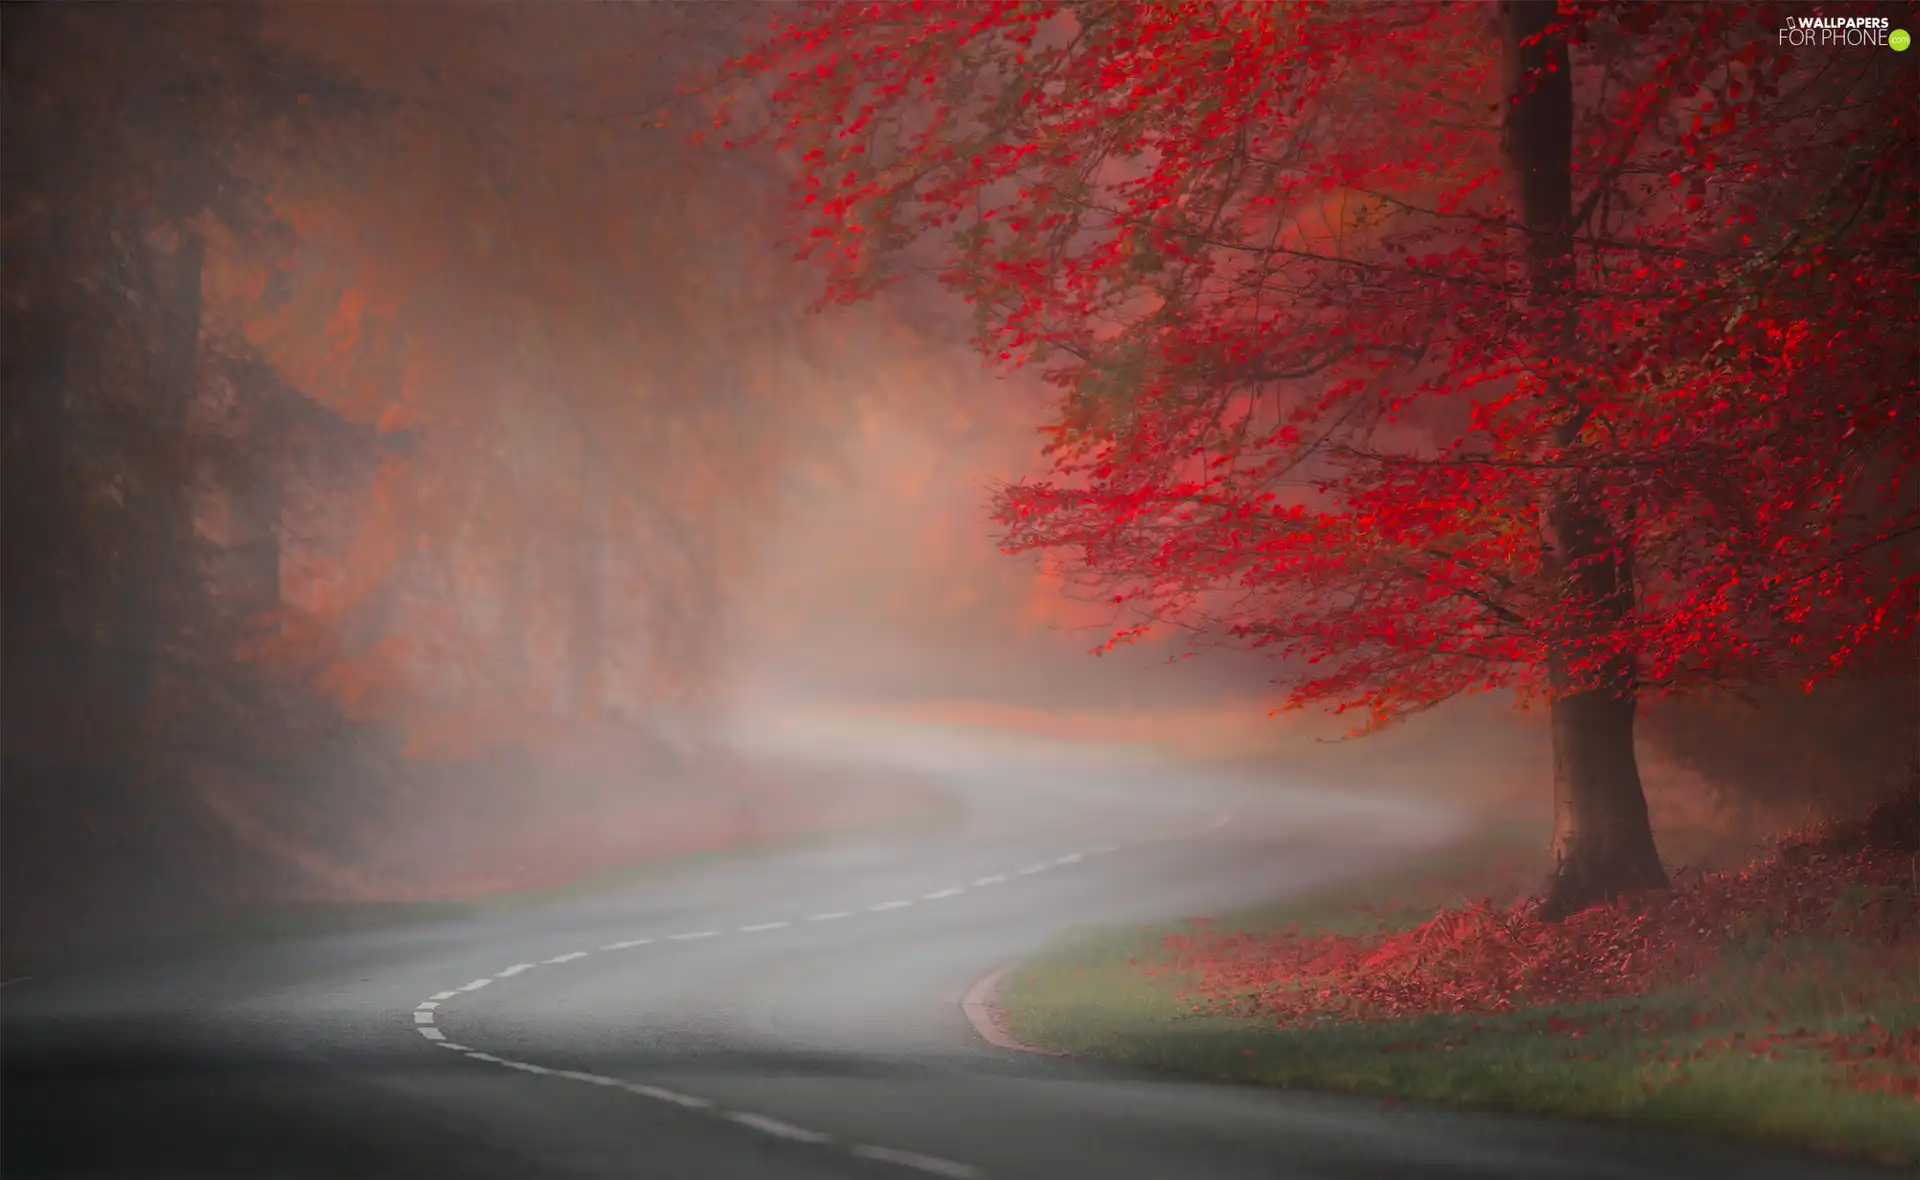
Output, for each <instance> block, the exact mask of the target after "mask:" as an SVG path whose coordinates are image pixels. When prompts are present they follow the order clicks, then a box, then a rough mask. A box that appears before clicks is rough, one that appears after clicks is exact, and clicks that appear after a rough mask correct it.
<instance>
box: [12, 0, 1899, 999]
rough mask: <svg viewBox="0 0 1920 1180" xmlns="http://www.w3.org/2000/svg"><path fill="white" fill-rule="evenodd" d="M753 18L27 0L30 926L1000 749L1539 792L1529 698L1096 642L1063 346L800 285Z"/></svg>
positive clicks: (458, 856)
mask: <svg viewBox="0 0 1920 1180" xmlns="http://www.w3.org/2000/svg"><path fill="white" fill-rule="evenodd" d="M752 12H753V8H752V6H746V5H741V6H729V5H702V6H692V5H680V6H639V7H628V6H620V7H606V8H599V7H595V8H588V7H583V6H564V7H563V6H554V7H547V6H531V5H529V6H500V5H490V6H481V7H469V6H453V5H433V6H411V5H410V6H378V7H363V6H356V5H314V6H303V7H260V8H246V9H238V8H224V7H218V6H196V7H194V8H193V9H192V10H191V11H190V12H189V11H183V10H181V9H178V8H171V7H170V8H167V9H161V8H157V7H154V8H121V7H106V6H98V7H96V6H79V7H57V8H50V9H35V10H31V11H26V10H19V9H10V10H9V13H8V29H7V31H8V36H7V40H6V53H7V64H6V73H7V81H6V86H7V92H6V103H7V121H8V135H7V143H6V145H5V149H4V150H5V163H6V172H5V186H6V204H7V223H6V249H7V253H8V258H9V264H8V266H7V275H6V287H7V292H6V317H7V330H6V332H5V337H6V341H5V346H4V347H5V353H6V374H5V383H6V386H7V419H8V433H7V444H6V445H7V448H8V449H7V472H6V478H7V484H6V539H5V556H6V579H7V581H6V593H5V598H6V607H7V622H6V645H5V646H6V660H7V663H6V685H5V698H4V703H5V708H6V722H5V725H4V731H5V739H6V786H5V803H6V808H7V816H6V822H5V825H4V827H5V837H6V841H7V849H6V856H5V873H6V878H5V889H4V903H5V908H6V914H5V920H6V924H7V931H6V939H5V943H6V947H5V951H6V953H7V955H8V956H9V957H10V959H11V960H16V961H30V960H31V958H32V957H33V956H34V955H36V954H41V953H50V952H51V951H52V950H54V949H58V948H60V947H63V946H65V945H67V944H70V943H87V942H89V941H91V942H100V941H113V940H124V939H132V938H139V937H146V936H149V935H155V934H158V933H164V932H169V931H180V930H198V929H202V928H205V927H207V926H208V925H209V924H216V925H217V924H218V922H219V921H223V920H226V919H227V918H228V917H230V916H232V915H239V914H265V915H269V918H267V919H263V920H267V921H277V920H278V919H277V918H273V917H272V915H280V914H284V913H287V912H289V911H290V910H291V909H295V908H299V909H302V912H303V913H307V914H308V916H309V917H310V916H311V915H310V910H311V907H314V906H317V905H327V904H339V903H351V904H353V905H360V906H366V905H382V904H386V903H398V902H420V901H449V900H458V899H470V898H473V897H476V896H482V895H491V894H499V893H503V892H511V891H516V890H527V889H538V888H553V887H559V886H563V885H566V884H568V883H569V882H574V881H577V880H579V879H581V878H582V877H587V876H591V875H593V874H604V873H608V872H616V871H621V870H625V869H628V868H631V867H632V866H634V865H636V864H647V863H653V862H655V861H657V860H659V859H660V858H664V857H670V856H677V855H683V854H687V853H694V852H705V851H712V850H716V849H722V848H732V847H738V846H742V845H750V844H755V843H758V842H766V841H775V840H781V839H787V838H791V837H794V836H798V835H804V834H808V833H815V834H817V833H820V832H823V831H830V830H839V829H844V828H847V827H849V826H852V827H859V826H863V825H866V826H871V825H876V824H890V823H910V822H920V821H921V820H925V819H927V818H928V817H931V816H937V815H939V814H941V813H943V811H944V810H947V809H951V808H952V807H953V806H955V799H954V797H953V795H952V794H951V792H950V791H949V790H948V789H947V787H946V786H943V776H949V775H950V774H951V772H953V770H954V768H955V767H958V766H963V765H976V766H977V764H978V763H979V762H980V761H981V760H982V759H986V760H991V759H993V758H1008V759H1021V760H1026V762H1023V764H1027V763H1030V762H1032V761H1033V760H1036V759H1038V760H1040V761H1041V762H1043V763H1045V762H1046V761H1047V760H1048V759H1054V760H1065V761H1066V762H1069V763H1074V764H1083V763H1089V764H1101V763H1102V762H1103V760H1105V761H1113V760H1118V761H1121V762H1125V763H1127V764H1128V765H1137V764H1150V765H1155V766H1166V767H1174V768H1183V769H1175V770H1169V771H1168V772H1167V775H1166V778H1165V785H1164V789H1165V790H1167V791H1177V790H1179V789H1180V784H1181V782H1182V781H1183V776H1186V775H1193V774H1201V773H1205V774H1217V775H1222V776H1228V777H1232V778H1234V779H1235V780H1236V781H1239V782H1251V783H1265V784H1269V785H1271V787H1272V788H1273V789H1274V790H1276V791H1278V790H1282V789H1292V788H1301V789H1305V788H1313V789H1336V788H1337V789H1339V790H1345V791H1354V790H1365V791H1375V792H1378V793H1379V794H1381V795H1382V796H1386V797H1392V798H1402V799H1418V800H1422V801H1424V802H1425V803H1429V804H1431V803H1435V802H1438V803H1442V804H1457V805H1458V806H1459V807H1460V808H1462V809H1465V810H1463V811H1462V814H1464V815H1468V816H1470V817H1473V820H1474V822H1492V821H1493V820H1494V819H1499V818H1506V817H1511V816H1519V817H1522V818H1526V819H1529V820H1534V821H1538V820H1542V819H1544V817H1545V816H1546V814H1547V809H1548V800H1547V796H1546V792H1545V786H1544V783H1545V778H1544V775H1545V774H1546V771H1545V769H1544V767H1545V766H1546V761H1545V757H1546V756H1545V745H1544V735H1543V730H1542V728H1541V723H1540V720H1539V718H1538V717H1537V716H1522V715H1519V714H1516V713H1514V712H1513V711H1512V710H1511V709H1510V708H1509V707H1508V703H1507V702H1506V701H1505V700H1504V699H1499V700H1493V699H1487V700H1477V701H1471V702H1466V703H1464V704H1460V705H1457V706H1449V707H1448V708H1447V709H1446V710H1443V711H1441V712H1440V713H1437V714H1435V715H1433V716H1432V717H1428V718H1422V719H1417V720H1416V721H1415V722H1414V723H1412V724H1411V725H1410V726H1409V727H1408V728H1407V729H1405V730H1404V731H1401V732H1398V733H1390V734H1387V735H1383V736H1382V737H1380V738H1377V739H1371V740H1370V741H1369V742H1367V743H1358V744H1351V745H1345V744H1343V745H1338V746H1336V745H1330V744H1327V743H1324V742H1323V741H1321V739H1323V738H1329V737H1333V736H1337V735H1338V734H1339V733H1341V732H1342V731H1343V730H1344V729H1345V728H1346V727H1347V723H1346V720H1345V719H1332V718H1326V717H1319V716H1312V717H1302V716H1298V715H1286V716H1273V715H1272V710H1273V709H1274V708H1275V707H1276V706H1277V705H1278V704H1279V702H1280V699H1281V698H1280V696H1279V695H1278V693H1277V691H1276V690H1275V688H1274V686H1273V681H1274V679H1275V677H1276V672H1277V669H1276V668H1275V666H1274V665H1273V664H1272V663H1271V662H1269V661H1267V660H1265V659H1264V658H1262V657H1261V656H1259V655H1257V654H1252V653H1246V652H1238V651H1233V650H1228V649H1225V648H1222V647H1219V646H1217V645H1215V644H1213V643H1212V642H1211V640H1210V638H1209V637H1208V636H1205V635H1199V636H1193V637H1191V639H1192V642H1191V643H1188V642H1183V641H1182V638H1181V637H1179V636H1177V635H1176V636H1174V637H1172V638H1167V639H1162V640H1158V641H1156V642H1154V643H1150V644H1146V645H1142V646H1135V647H1127V648H1122V649H1120V650H1118V651H1115V652H1110V653H1108V654H1106V655H1104V656H1100V657H1098V658H1096V657H1094V656H1092V655H1091V654H1089V653H1090V652H1091V650H1092V649H1094V648H1096V647H1098V646H1100V645H1101V643H1102V642H1103V641H1104V640H1105V638H1106V637H1107V635H1108V634H1109V633H1110V632H1111V630H1112V629H1113V628H1114V626H1116V625H1124V624H1125V623H1127V622H1130V621H1131V620H1130V619H1129V618H1127V617H1126V616H1124V615H1116V614H1115V608H1114V607H1113V606H1112V605H1111V604H1110V603H1109V602H1106V601H1103V600H1102V599H1101V598H1100V597H1098V596H1097V595H1095V594H1093V593H1092V592H1091V591H1088V590H1087V589H1085V588H1083V587H1076V586H1075V585H1073V584H1071V583H1069V582H1067V581H1065V580H1063V579H1062V578H1061V577H1060V576H1059V575H1058V574H1057V573H1056V572H1055V571H1051V570H1048V569H1045V568H1042V567H1041V566H1039V565H1038V564H1036V563H1034V562H1032V561H1030V560H1027V559H1023V558H1014V557H1009V556H1007V555H1005V554H1003V553H1001V552H1000V551H999V545H1000V541H1001V539H1002V538H1001V537H1000V535H999V533H998V532H997V529H996V526H994V525H993V524H992V522H991V521H990V519H989V499H990V496H991V493H992V491H993V490H994V489H995V488H996V487H998V486H1000V485H1002V484H1004V483H1006V482H1008V481H1012V480H1016V479H1019V478H1021V477H1023V476H1028V475H1033V474H1036V473H1038V472H1040V471H1042V470H1044V460H1043V457H1042V455H1041V454H1040V441H1041V440H1040V437H1039V435H1038V434H1037V427H1038V426H1039V425H1040V424H1041V423H1042V422H1043V421H1044V420H1045V417H1046V407H1047V404H1048V403H1047V398H1048V396H1049V395H1048V391H1047V390H1045V389H1043V388H1041V387H1040V386H1039V385H1038V384H1037V382H1036V381H1035V380H1034V379H1033V378H1032V377H1031V376H1030V375H1026V374H1022V373H1019V372H1014V373H1008V372H1002V371H990V370H988V369H987V368H985V367H984V366H983V365H982V363H981V362H980V361H979V359H978V357H977V354H976V353H975V352H974V351H973V350H972V349H971V348H970V347H969V345H968V340H967V337H968V334H969V332H970V324H969V321H968V319H967V317H966V315H965V314H964V310H965V309H963V308H960V307H958V306H957V305H956V304H955V303H953V302H952V301H951V300H950V299H949V298H948V297H947V296H945V295H944V294H943V293H942V292H940V291H939V290H937V289H936V288H934V287H933V286H932V285H931V284H927V283H919V284H915V283H908V284H907V285H905V286H904V287H902V288H901V289H900V290H898V291H896V292H894V293H892V294H889V295H887V296H884V297H882V298H880V299H879V300H877V301H875V302H873V303H870V304H867V305H863V306H859V307H854V308H846V309H831V310H829V311H826V312H822V313H817V314H816V313H814V312H811V311H809V304H810V301H811V299H812V297H813V296H814V295H815V294H816V293H817V286H818V280H817V277H815V276H814V275H812V274H811V273H810V272H809V271H808V270H806V269H805V268H803V267H801V266H800V265H798V264H796V263H793V262H791V261H789V260H788V254H789V253H790V246H789V245H788V244H786V243H784V241H783V235H784V234H785V233H786V232H787V231H786V227H785V223H784V222H783V220H782V210H783V208H784V205H783V201H784V199H785V185H786V183H787V181H788V180H789V178H790V173H789V170H788V168H787V167H786V166H785V165H783V164H782V163H781V161H779V160H778V159H776V158H774V157H772V156H771V155H769V154H766V153H760V152H756V151H730V150H728V149H725V148H722V147H720V146H719V145H717V144H715V143H713V142H711V141H709V142H706V143H704V144H694V143H693V142H692V141H691V139H692V136H693V134H694V132H695V131H697V130H699V129H700V128H701V127H702V126H703V125H704V124H706V123H707V122H709V121H710V119H711V115H712V111H713V109H714V103H715V102H716V101H717V97H718V96H717V95H716V94H715V93H714V92H713V91H712V90H710V89H705V88H703V87H704V86H705V85H706V84H707V83H709V82H710V73H711V71H710V69H708V67H710V66H711V64H712V63H713V62H714V61H716V60H717V59H718V58H719V57H720V56H722V55H723V54H724V53H725V52H726V51H727V50H728V49H729V48H730V47H734V46H737V45H739V44H740V43H741V42H740V37H741V36H742V35H743V28H744V26H745V25H747V24H751V22H750V21H747V20H746V18H747V17H748V16H750V15H752ZM703 69H707V72H706V73H703V72H702V71H703ZM688 84H694V89H692V90H691V91H690V92H688V93H685V94H681V95H679V96H678V97H676V94H675V92H676V88H677V87H681V86H684V85H688ZM1190 651H1198V652H1200V655H1199V656H1198V658H1192V659H1188V658H1184V657H1185V656H1186V655H1188V654H1189V652H1190ZM1904 692H1905V688H1904V687H1901V688H1896V689H1893V690H1889V692H1888V693H1884V694H1880V695H1877V696H1876V695H1874V694H1872V693H1869V694H1868V697H1869V699H1871V700H1874V701H1878V702H1880V703H1882V704H1887V705H1889V707H1890V708H1891V709H1893V710H1894V711H1895V712H1898V710H1900V709H1901V708H1904V707H1905V705H1906V704H1908V703H1910V698H1903V697H1902V696H1901V695H1900V694H1902V693H1904ZM1697 724H1705V723H1697ZM1742 724H1747V723H1745V722H1743V723H1742ZM1895 728H1896V729H1897V726H1896V727H1895ZM1896 744H1897V743H1896ZM1842 753H1846V754H1855V753H1859V751H1858V749H1857V747H1855V748H1851V749H1849V750H1848V751H1836V757H1840V755H1841V754H1842ZM1863 756H1864V755H1863ZM1882 756H1883V752H1875V753H1873V754H1872V757H1874V758H1882ZM1894 756H1895V755H1885V757H1894ZM1655 757H1656V758H1658V757H1664V755H1661V754H1659V753H1658V752H1656V753H1655ZM1883 760H1884V759H1883ZM1673 767H1674V768H1673V769H1672V770H1671V773H1669V774H1668V775H1667V778H1666V779H1665V780H1662V779H1660V772H1654V773H1651V774H1650V779H1651V780H1653V781H1654V789H1655V793H1656V796H1657V798H1656V805H1657V806H1663V807H1667V808H1668V809H1669V811H1670V812H1673V813H1675V814H1677V813H1678V812H1679V811H1680V810H1684V809H1685V808H1688V807H1694V808H1697V809H1707V810H1712V809H1716V808H1722V807H1723V806H1725V805H1726V800H1727V792H1726V791H1725V790H1724V789H1723V787H1722V786H1720V785H1716V781H1715V780H1714V778H1713V775H1712V774H1711V773H1710V768H1709V770H1707V771H1703V770H1700V769H1698V768H1697V767H1692V768H1689V767H1683V766H1681V764H1680V763H1679V762H1674V763H1673ZM1828 775H1829V778H1830V779H1832V780H1847V779H1858V778H1860V777H1861V776H1860V775H1859V774H1856V773H1855V772H1854V771H1853V770H1852V769H1851V768H1846V767H1843V768H1841V769H1838V770H1834V769H1832V768H1828ZM1868 777H1870V775H1869V776H1868ZM1663 782H1664V784H1665V785H1664V786H1663ZM1808 793H1809V794H1817V793H1818V792H1808ZM1766 805H1767V806H1768V807H1770V808H1772V809H1773V810H1772V811H1769V812H1768V814H1767V818H1768V820H1769V822H1770V821H1772V820H1774V819H1778V818H1779V816H1780V815H1783V814H1786V813H1788V812H1793V813H1795V814H1799V813H1801V812H1805V811H1807V809H1808V808H1809V807H1810V806H1811V804H1810V803H1809V801H1808V799H1807V798H1805V797H1794V798H1783V799H1770V800H1767V801H1766ZM1741 806H1742V807H1744V808H1746V809H1747V810H1751V807H1749V806H1748V805H1747V804H1744V803H1743V804H1741ZM1716 814H1717V812H1716ZM1380 822H1382V823H1386V822H1387V821H1385V820H1381V821H1380ZM1755 822H1756V823H1758V822H1759V821H1755ZM1727 830H1728V831H1730V832H1735V831H1736V829H1734V828H1729V829H1727ZM1737 836H1738V839H1745V838H1746V832H1745V829H1738V830H1737ZM1738 839H1735V843H1737V842H1738ZM287 920H288V921H289V922H292V921H293V919H291V918H289V919H287ZM302 920H307V919H306V918H303V919H302ZM14 969H15V968H14V967H12V966H11V965H10V966H9V967H8V969H7V970H8V971H9V973H10V972H11V971H13V970H14Z"/></svg>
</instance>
